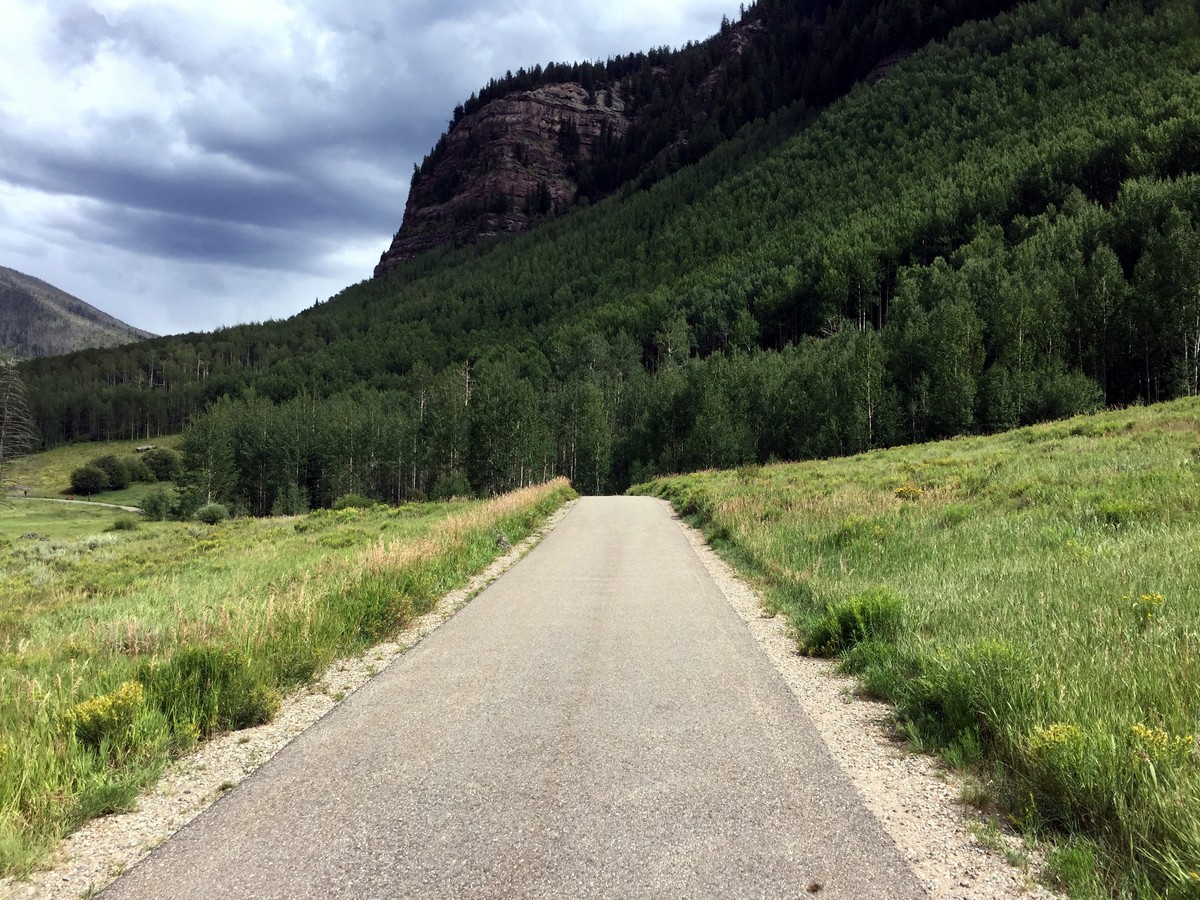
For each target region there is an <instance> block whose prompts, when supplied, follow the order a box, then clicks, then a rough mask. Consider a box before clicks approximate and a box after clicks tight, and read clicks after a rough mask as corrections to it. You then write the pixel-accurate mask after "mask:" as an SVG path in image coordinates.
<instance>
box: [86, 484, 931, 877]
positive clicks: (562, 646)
mask: <svg viewBox="0 0 1200 900" xmlns="http://www.w3.org/2000/svg"><path fill="white" fill-rule="evenodd" d="M813 895H816V896H819V897H862V898H908V897H921V896H924V892H923V891H922V889H921V887H920V885H919V884H918V882H917V881H916V879H915V878H914V877H913V876H912V874H911V873H910V872H909V870H908V868H907V866H906V865H905V863H904V861H903V859H902V857H901V855H900V853H899V852H898V851H897V849H896V847H895V846H894V844H893V843H892V842H891V840H890V839H889V838H888V837H887V836H886V835H885V834H884V833H883V831H882V830H881V828H880V827H879V825H878V823H877V822H876V821H875V820H874V819H873V818H872V817H871V815H870V814H869V813H868V812H867V811H866V809H865V808H864V807H863V805H862V803H861V801H860V800H859V798H858V797H857V795H856V794H855V793H854V790H853V788H852V787H850V785H849V784H848V782H847V781H846V779H845V777H844V776H843V775H842V773H841V771H840V770H839V769H838V767H837V766H836V764H835V763H834V762H833V760H832V759H831V758H830V756H829V753H828V751H827V750H826V749H825V746H824V744H822V743H821V741H820V740H819V739H818V738H817V737H816V736H815V734H814V733H813V729H812V728H811V726H810V724H809V722H808V720H807V718H806V717H805V715H804V713H803V711H802V710H801V709H800V708H799V706H798V705H797V704H796V702H795V700H794V698H793V697H792V696H791V694H790V693H789V691H788V689H787V687H786V686H785V684H784V683H783V681H782V679H781V678H780V677H779V675H778V674H777V673H776V671H775V670H774V669H773V668H772V666H771V664H770V663H769V661H768V660H767V658H766V657H765V655H764V654H763V653H762V651H760V650H759V648H758V645H757V644H756V643H755V642H754V640H753V638H752V637H751V636H750V635H749V633H748V631H747V630H746V628H745V626H744V625H743V624H742V622H741V620H740V619H739V618H738V617H737V615H736V613H735V612H734V611H733V609H732V608H731V607H730V606H729V604H728V603H727V602H726V600H725V599H724V597H723V596H722V595H721V593H720V590H719V589H718V588H717V586H716V585H715V584H714V583H713V581H712V580H711V578H710V577H709V576H708V574H707V573H706V572H705V570H704V568H703V566H702V564H701V563H700V561H699V559H698V558H697V557H696V555H695V553H694V552H693V550H692V549H691V547H690V546H689V545H688V543H687V540H686V538H685V537H684V535H683V533H682V531H681V530H680V529H679V527H678V524H677V523H676V522H675V521H674V520H673V519H672V517H671V514H670V511H669V509H668V508H667V507H666V506H665V504H662V503H661V502H659V501H656V500H652V499H648V498H589V499H585V500H582V501H581V502H580V503H579V504H578V505H577V506H576V507H575V508H574V509H573V510H572V511H571V512H570V513H569V514H568V515H567V516H566V518H565V519H564V520H563V521H562V523H561V524H560V525H559V526H558V527H557V528H556V529H555V530H554V531H553V532H552V533H551V534H550V535H549V536H548V537H547V538H546V539H545V540H544V541H543V542H542V543H541V545H539V546H538V547H537V549H535V550H534V551H533V552H532V553H531V554H530V555H529V556H527V557H526V558H525V559H524V560H522V561H521V562H520V563H518V564H517V565H516V566H515V567H514V568H513V569H511V570H510V571H509V572H508V573H507V574H506V575H504V576H503V577H502V578H500V579H499V580H498V581H497V582H495V583H494V584H493V585H492V586H491V587H489V588H488V589H487V590H486V591H484V592H483V593H482V594H480V595H479V596H478V597H477V598H476V599H475V600H474V601H472V603H471V604H470V605H469V606H467V607H466V608H465V609H463V610H462V611H461V612H460V613H459V614H458V615H457V616H455V618H454V619H452V620H451V621H450V622H448V623H447V624H446V625H444V626H443V627H442V628H440V629H438V630H437V631H436V632H434V633H433V634H432V635H430V636H429V637H428V638H426V640H424V641H423V642H422V643H421V644H419V645H418V646H417V647H415V648H414V649H413V650H411V651H410V652H409V653H407V654H405V655H404V656H403V657H401V658H400V659H399V660H397V661H396V662H395V663H394V664H393V665H392V666H390V667H389V668H387V669H386V670H384V671H383V672H382V673H381V674H380V675H379V676H377V677H376V678H374V679H373V680H372V681H370V682H369V683H368V684H367V685H365V686H364V687H363V688H361V689H360V690H359V691H357V692H356V693H355V694H353V695H352V696H350V697H349V698H347V700H346V701H345V702H344V703H342V704H341V705H339V706H338V707H337V708H336V709H334V710H333V711H332V712H331V713H330V714H329V715H328V716H326V717H325V718H324V719H322V720H321V721H320V722H319V723H317V724H316V725H315V726H313V727H312V728H310V729H309V730H308V731H306V732H305V733H304V734H302V735H301V736H300V737H298V738H297V739H296V740H295V741H293V742H292V743H291V744H289V745H288V746H287V747H286V748H285V749H284V750H283V751H282V752H280V753H279V754H278V755H277V756H276V757H275V758H274V759H273V760H271V761H270V762H269V763H267V764H266V765H264V766H263V767H262V768H261V769H259V770H258V772H256V773H255V774H254V775H253V776H251V777H250V778H248V779H246V780H245V781H244V782H242V784H241V785H239V786H238V787H237V788H235V789H234V790H232V791H230V792H229V793H228V794H227V795H225V796H224V797H223V798H222V799H221V800H219V801H218V802H217V803H216V804H215V805H214V806H213V807H211V808H210V809H209V810H208V811H206V812H205V813H204V814H202V815H201V816H199V817H198V818H197V819H195V820H194V821H193V822H192V824H191V825H189V826H187V827H186V828H184V829H183V830H182V831H180V832H179V833H178V834H177V835H176V836H175V837H174V838H172V839H171V840H169V841H167V842H166V843H165V844H163V845H162V846H160V847H159V848H158V849H157V850H156V851H155V852H154V853H152V854H151V855H150V856H149V857H148V858H147V859H146V860H145V861H144V862H143V863H141V864H140V865H138V866H137V867H135V868H134V869H132V870H131V871H130V872H129V873H128V874H126V875H125V876H124V877H123V878H121V879H120V880H119V881H117V882H116V883H115V884H114V885H113V886H112V887H110V888H109V889H108V890H107V891H105V892H104V894H103V896H104V897H105V898H106V900H117V898H135V897H147V898H149V897H153V898H162V897H280V898H283V897H288V898H295V897H362V898H385V897H386V898H391V897H571V898H585V897H622V898H623V897H721V898H735V897H806V896H813Z"/></svg>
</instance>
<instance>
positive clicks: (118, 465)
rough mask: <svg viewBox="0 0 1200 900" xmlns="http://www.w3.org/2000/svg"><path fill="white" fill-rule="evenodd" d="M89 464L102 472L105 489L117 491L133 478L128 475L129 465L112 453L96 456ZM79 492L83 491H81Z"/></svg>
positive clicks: (127, 484)
mask: <svg viewBox="0 0 1200 900" xmlns="http://www.w3.org/2000/svg"><path fill="white" fill-rule="evenodd" d="M89 465H91V466H94V467H96V468H97V469H100V470H101V471H103V472H104V476H105V484H106V485H107V487H106V490H110V491H119V490H121V489H122V488H126V487H128V486H129V482H130V481H132V480H133V479H132V478H131V477H130V468H131V467H130V465H129V464H128V463H127V462H126V461H125V460H123V459H121V458H119V457H117V456H115V455H113V454H107V455H105V456H98V457H96V458H95V459H93V460H92V461H91V463H89ZM79 493H83V491H80V492H79Z"/></svg>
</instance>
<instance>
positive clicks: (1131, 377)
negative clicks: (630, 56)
mask: <svg viewBox="0 0 1200 900" xmlns="http://www.w3.org/2000/svg"><path fill="white" fill-rule="evenodd" d="M1198 36H1200V28H1198V25H1197V11H1196V7H1195V4H1194V3H1192V2H1188V0H1165V2H1159V3H1153V4H1149V8H1147V7H1146V5H1143V4H1141V3H1127V2H1102V0H1090V2H1084V0H1079V2H1073V3H1061V2H1056V0H1039V2H1032V3H1028V4H1024V5H1022V6H1020V7H1019V8H1017V9H1016V10H1015V11H1013V12H1011V13H1007V14H1005V15H1002V16H1000V17H998V18H997V19H995V20H994V21H990V22H976V23H971V24H969V25H967V26H964V27H962V28H960V29H957V30H956V31H955V32H953V33H952V34H951V35H950V37H949V38H948V39H947V40H946V41H944V42H942V43H939V44H935V45H932V46H929V47H927V48H925V49H923V50H921V51H920V52H917V53H915V54H913V55H912V56H911V57H910V58H908V59H907V60H905V61H903V62H901V63H899V64H897V65H896V66H895V67H893V68H892V69H891V70H890V71H889V73H888V75H887V77H886V78H884V79H883V80H882V81H880V82H878V83H876V84H874V85H865V84H863V85H860V86H859V87H857V88H856V89H854V90H853V91H852V92H851V93H850V94H849V95H848V96H846V97H845V98H843V99H841V100H839V101H837V102H836V103H834V104H832V105H831V106H830V107H829V108H828V109H826V110H825V111H823V112H822V113H820V114H819V115H815V116H814V115H813V114H812V113H811V112H810V111H809V110H807V109H806V108H805V107H804V106H802V105H799V104H797V105H793V106H791V107H788V108H787V109H785V110H782V111H780V112H779V113H778V114H776V115H774V116H772V117H771V118H770V119H768V120H764V121H761V122H756V123H754V124H752V125H750V126H747V127H746V128H744V129H743V130H742V131H740V132H739V133H738V135H737V136H736V137H735V138H733V139H732V140H730V141H728V142H726V143H724V144H722V145H721V146H719V147H717V148H716V149H715V150H714V151H713V152H712V153H710V154H708V155H707V156H706V157H705V158H704V159H702V160H700V161H699V162H698V163H696V164H695V165H692V166H688V167H685V168H683V169H681V170H680V171H679V172H677V173H675V174H674V175H672V176H670V177H668V178H666V179H664V180H663V181H661V182H658V183H657V184H655V185H653V186H651V187H650V188H649V189H647V190H640V191H633V192H627V193H622V194H620V195H617V196H614V197H611V198H609V199H608V200H605V201H602V202H600V203H597V204H595V205H593V206H590V207H589V208H587V209H582V210H579V211H576V212H573V213H572V214H571V215H567V216H562V217H559V218H557V219H554V220H553V221H550V222H548V223H546V224H545V225H544V226H542V227H540V228H539V229H537V230H536V231H534V232H530V233H527V234H523V235H519V236H517V237H515V238H511V239H508V240H505V241H499V242H484V243H480V244H476V245H474V246H471V247H464V248H461V249H458V250H454V251H450V250H445V249H442V250H436V251H432V252H430V253H427V254H425V255H423V256H421V257H419V258H417V259H414V260H412V261H411V262H409V263H408V264H406V265H404V266H403V267H401V268H399V269H397V270H395V271H393V272H390V273H388V274H387V275H385V276H384V277H381V278H376V279H372V280H370V281H366V282H363V283H360V284H358V285H355V286H353V287H350V288H347V289H346V290H345V291H343V292H342V293H341V294H340V295H339V296H337V297H335V298H333V299H332V300H331V302H329V303H325V304H322V305H320V306H319V307H316V308H314V309H311V310H309V311H306V312H305V313H302V314H300V315H299V316H297V317H295V318H294V319H292V320H289V321H287V322H275V323H267V324H264V325H261V326H245V327H241V328H234V329H228V330H225V331H221V332H216V333H214V334H211V335H188V336H180V337H176V338H170V339H162V340H159V341H152V342H149V343H146V344H142V345H138V346H137V347H135V348H128V349H126V350H118V351H102V352H101V351H92V352H89V353H85V354H79V355H76V356H73V357H70V358H66V359H62V360H53V361H46V362H37V361H35V362H33V363H30V364H28V365H27V366H26V370H25V371H26V373H27V375H28V380H29V384H30V388H31V393H32V395H33V400H34V407H35V410H36V413H37V416H38V424H39V426H40V427H41V429H42V433H43V434H44V435H46V437H47V439H48V440H49V441H51V442H56V441H61V440H65V439H72V438H76V437H88V436H93V437H94V436H111V437H117V436H120V435H126V436H130V437H133V436H136V435H149V434H153V433H154V432H155V431H159V430H161V431H175V430H179V429H180V428H181V427H182V426H183V425H184V424H185V423H186V422H187V421H189V420H195V416H196V414H197V412H198V411H200V410H202V409H204V408H206V407H211V405H212V402H213V401H214V400H217V399H220V398H234V399H236V400H237V402H233V403H226V404H223V405H222V406H221V407H220V409H219V410H218V409H214V410H213V415H212V416H209V417H206V418H205V419H204V424H205V427H206V428H213V429H218V430H217V431H214V432H210V433H211V434H221V435H226V436H227V438H228V440H230V441H231V442H232V444H233V446H234V447H235V452H234V459H233V460H232V461H231V465H232V466H233V467H234V469H235V470H236V471H235V472H234V473H230V474H229V475H228V478H227V479H225V480H223V481H221V483H220V485H219V487H220V490H221V491H227V492H228V495H229V496H230V497H231V498H237V497H240V498H241V500H240V501H239V502H241V503H244V504H245V505H246V507H247V508H250V509H253V510H255V511H265V510H270V509H271V508H272V506H273V504H274V503H275V500H276V499H277V497H279V496H294V495H295V491H296V490H297V489H298V490H299V491H300V493H301V494H306V495H307V497H308V499H309V501H310V502H312V503H327V502H330V500H331V499H332V498H333V497H336V496H338V494H339V492H345V491H347V490H358V491H364V492H367V493H370V494H373V495H375V496H378V497H391V498H403V497H406V496H418V495H420V494H421V493H428V492H430V491H432V490H434V489H435V488H438V487H439V485H440V486H441V488H442V489H444V490H451V489H452V488H459V487H463V486H469V487H471V488H474V489H476V490H481V491H491V490H497V489H501V488H503V487H505V486H507V485H511V484H519V483H522V482H524V481H526V480H528V479H530V478H531V477H535V475H536V476H537V477H540V476H542V475H544V474H546V473H549V472H556V471H557V472H562V473H564V474H567V475H568V476H569V477H571V478H572V479H573V480H575V482H576V483H577V484H579V485H580V486H583V487H586V488H587V489H588V490H590V491H601V490H605V489H612V488H615V487H621V486H624V485H626V484H628V483H630V482H631V481H638V480H642V479H643V478H645V477H647V476H649V475H652V474H655V473H662V472H672V471H683V470H688V469H694V468H704V467H709V466H722V465H737V464H740V463H743V462H753V461H767V460H769V459H772V458H776V459H802V458H808V457H814V456H829V455H835V454H842V453H852V452H856V451H859V450H863V449H868V448H870V447H878V446H885V445H888V444H894V443H900V442H908V441H919V440H923V439H927V438H930V437H940V436H946V435H952V434H958V433H963V432H971V431H979V430H994V429H1003V428H1009V427H1012V426H1015V425H1019V424H1023V423H1029V422H1034V421H1038V420H1040V419H1045V418H1048V417H1055V416H1061V415H1066V414H1070V413H1072V412H1076V411H1080V410H1086V409H1090V408H1094V407H1095V406H1097V405H1099V404H1102V403H1105V402H1108V403H1127V402H1135V401H1138V400H1151V401H1152V400H1158V399H1165V398H1169V397H1173V396H1178V395H1181V394H1186V393H1194V392H1196V391H1197V390H1200V361H1198V360H1200V354H1198V353H1197V352H1196V351H1197V341H1198V340H1200V334H1198V333H1197V331H1196V327H1197V326H1196V322H1197V321H1198V318H1197V315H1196V312H1197V310H1196V304H1197V303H1200V263H1197V262H1196V261H1197V260H1200V249H1198V248H1200V231H1198V225H1200V112H1198V111H1200V79H1198V77H1197V72H1198V71H1200V39H1198ZM150 373H153V384H154V385H155V387H154V388H153V389H151V388H150V387H149V385H150V383H151V377H150ZM251 390H252V392H253V393H252V394H251ZM267 421H273V422H274V425H273V426H272V429H271V431H272V432H273V433H278V434H288V435H291V436H292V437H290V438H289V439H288V440H287V442H286V446H284V445H280V446H276V445H275V444H273V443H272V442H271V440H268V439H266V438H262V437H261V435H260V434H259V432H260V430H261V428H262V425H263V423H265V422H267ZM276 443H278V442H276Z"/></svg>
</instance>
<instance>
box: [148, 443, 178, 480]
mask: <svg viewBox="0 0 1200 900" xmlns="http://www.w3.org/2000/svg"><path fill="white" fill-rule="evenodd" d="M141 459H142V464H143V465H144V466H145V467H146V468H147V469H148V470H149V471H150V472H151V473H152V474H153V475H154V477H155V479H156V480H158V481H174V480H175V479H176V478H178V477H179V473H180V472H181V471H183V459H182V457H180V455H179V454H178V453H176V452H175V451H174V450H168V449H166V448H165V447H163V448H159V449H157V450H147V451H146V452H145V453H144V454H143V455H142V458H141Z"/></svg>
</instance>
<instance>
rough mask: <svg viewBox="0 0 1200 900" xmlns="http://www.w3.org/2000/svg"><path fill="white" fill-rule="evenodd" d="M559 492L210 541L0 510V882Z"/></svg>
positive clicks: (129, 522)
mask: <svg viewBox="0 0 1200 900" xmlns="http://www.w3.org/2000/svg"><path fill="white" fill-rule="evenodd" d="M35 462H36V460H35ZM43 462H44V461H43ZM66 463H67V464H70V463H73V460H68V461H66ZM43 470H45V467H44V466H43ZM68 471H69V469H68ZM572 495H573V494H572V491H571V488H570V486H569V484H568V483H567V482H566V481H565V480H563V479H559V480H557V481H554V482H550V483H548V484H546V485H542V486H539V487H531V488H526V489H523V490H520V491H516V492H513V493H510V494H505V495H502V496H500V497H497V498H495V499H493V500H489V501H452V502H448V503H426V504H409V505H405V506H400V507H385V506H375V507H373V508H370V509H361V508H354V507H350V508H346V509H342V510H337V511H333V510H317V511H314V512H312V513H310V514H307V515H303V516H293V517H280V518H272V519H249V518H234V519H230V520H228V521H225V522H222V523H220V524H217V525H212V526H210V525H204V524H201V523H198V522H149V521H142V520H141V519H140V518H139V517H137V516H131V515H130V514H128V513H124V512H121V511H120V510H114V509H108V508H104V507H97V506H85V505H67V504H50V503H35V502H34V501H26V500H10V501H8V502H7V503H6V504H5V505H3V506H0V875H17V876H19V875H21V874H22V873H25V872H28V871H29V870H30V869H31V868H32V867H33V866H35V865H36V864H37V863H38V861H39V860H40V859H42V858H43V857H44V855H45V854H46V853H47V852H48V850H49V849H50V848H52V847H53V846H54V844H55V843H56V842H57V840H58V839H59V838H60V837H61V836H62V835H63V834H64V833H66V832H68V831H70V830H71V829H72V828H74V827H76V826H77V825H79V824H80V823H82V822H84V821H86V820H87V819H89V818H91V817H94V816H98V815H103V814H105V813H109V812H113V811H118V810H123V809H126V808H129V807H130V806H131V804H133V803H134V802H135V799H136V797H137V794H138V792H139V791H140V790H141V789H143V788H144V787H146V786H147V785H149V784H151V783H152V782H153V781H154V780H155V778H156V777H157V776H158V775H159V773H160V772H161V771H162V768H163V766H164V765H165V764H166V763H167V762H168V761H170V760H171V759H172V758H173V757H175V756H178V755H179V754H181V753H184V752H186V751H187V750H189V749H190V748H191V747H192V746H194V745H195V743H196V742H197V741H200V740H203V739H204V738H205V737H206V736H207V735H210V734H213V733H217V732H221V731H226V730H231V729H237V728H242V727H246V726H250V725H254V724H258V723H261V722H264V721H267V720H269V719H270V718H271V717H272V716H273V715H274V713H275V712H276V710H277V708H278V706H279V703H280V700H281V698H282V697H283V696H284V695H285V694H286V693H287V692H288V691H290V690H292V689H294V688H296V687H298V686H300V685H302V684H304V683H306V682H308V681H310V680H312V679H313V678H315V677H316V676H318V675H319V674H320V673H321V672H322V671H324V669H325V668H326V667H327V666H328V665H329V664H330V662H332V661H333V660H334V659H336V658H337V657H339V656H345V655H348V654H351V653H354V652H355V651H358V650H361V649H363V648H365V647H366V646H369V645H370V644H372V643H375V642H377V641H379V640H382V639H383V638H385V637H387V636H388V635H390V634H393V633H395V632H396V631H398V630H399V629H401V628H403V627H404V625H405V624H406V623H407V622H408V621H409V620H411V619H412V618H413V617H415V616H418V615H420V614H422V613H423V612H426V611H428V610H429V609H430V608H431V607H432V606H433V604H434V603H436V601H437V598H438V597H440V596H441V595H442V594H444V593H445V592H446V591H448V590H451V589H452V588H454V587H456V586H458V585H461V584H463V583H465V581H466V580H467V579H468V578H469V577H470V576H471V575H473V574H474V573H476V572H478V571H479V570H481V569H482V568H484V567H485V566H486V565H487V564H488V563H489V562H490V561H491V560H493V559H494V558H495V557H496V556H497V555H499V553H500V552H502V551H501V546H502V545H503V544H504V543H505V541H503V540H501V536H503V537H504V538H506V539H507V540H508V541H511V542H512V543H516V542H518V541H519V540H521V539H522V538H524V537H525V536H527V535H528V534H529V533H531V532H532V531H533V529H534V528H536V526H537V525H538V524H539V523H540V522H541V521H543V520H544V518H545V517H546V516H547V515H548V514H549V513H550V512H552V511H553V510H554V509H556V508H557V507H559V506H560V505H561V504H562V503H563V502H565V501H566V500H567V499H568V498H569V497H570V496H572Z"/></svg>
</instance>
